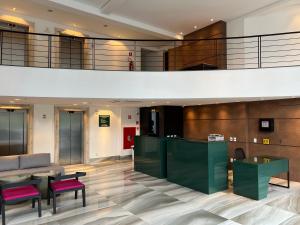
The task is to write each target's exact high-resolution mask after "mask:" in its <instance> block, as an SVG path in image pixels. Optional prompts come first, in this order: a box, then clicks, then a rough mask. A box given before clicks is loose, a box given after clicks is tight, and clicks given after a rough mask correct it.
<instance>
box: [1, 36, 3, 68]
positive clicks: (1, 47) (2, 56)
mask: <svg viewBox="0 0 300 225" xmlns="http://www.w3.org/2000/svg"><path fill="white" fill-rule="evenodd" d="M2 53H3V31H1V65H2V63H3V54H2Z"/></svg>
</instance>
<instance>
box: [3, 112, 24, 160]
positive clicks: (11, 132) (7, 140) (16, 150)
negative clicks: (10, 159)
mask: <svg viewBox="0 0 300 225" xmlns="http://www.w3.org/2000/svg"><path fill="white" fill-rule="evenodd" d="M26 153H27V112H26V110H0V156H8V155H21V154H26Z"/></svg>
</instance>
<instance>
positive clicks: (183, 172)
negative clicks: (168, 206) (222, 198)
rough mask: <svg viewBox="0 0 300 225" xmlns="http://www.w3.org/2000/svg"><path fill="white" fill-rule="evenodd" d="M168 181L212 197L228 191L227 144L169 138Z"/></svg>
mask: <svg viewBox="0 0 300 225" xmlns="http://www.w3.org/2000/svg"><path fill="white" fill-rule="evenodd" d="M166 142H167V171H168V172H167V174H168V176H167V179H168V181H170V182H173V183H176V184H179V185H182V186H185V187H188V188H191V189H194V190H197V191H200V192H203V193H206V194H212V193H215V192H218V191H223V190H226V189H227V188H228V179H227V177H228V173H227V159H228V158H227V152H228V151H227V143H226V142H205V141H203V142H201V141H190V140H185V139H173V138H169V139H167V141H166Z"/></svg>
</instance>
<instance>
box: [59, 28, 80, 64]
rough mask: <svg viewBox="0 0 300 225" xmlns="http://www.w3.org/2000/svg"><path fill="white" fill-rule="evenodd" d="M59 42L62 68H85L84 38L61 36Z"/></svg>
mask: <svg viewBox="0 0 300 225" xmlns="http://www.w3.org/2000/svg"><path fill="white" fill-rule="evenodd" d="M62 35H65V34H62ZM59 44H60V47H59V48H60V50H59V52H60V56H59V60H60V68H64V69H83V46H84V41H83V39H82V38H78V37H72V36H61V37H60V41H59Z"/></svg>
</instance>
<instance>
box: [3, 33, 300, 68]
mask: <svg viewBox="0 0 300 225" xmlns="http://www.w3.org/2000/svg"><path fill="white" fill-rule="evenodd" d="M14 34H15V35H14ZM298 34H300V31H294V32H283V33H274V34H261V35H248V36H239V37H238V36H237V37H225V38H208V39H205V38H204V39H187V40H178V39H124V38H96V37H74V36H69V35H64V34H45V33H35V32H24V31H10V30H5V29H0V65H9V66H24V67H43V68H63V69H87V70H104V71H106V70H111V71H178V70H206V69H207V70H212V69H257V68H270V67H280V66H281V67H283V66H300V59H299V58H300V35H298ZM41 37H45V38H41ZM270 37H273V38H270ZM111 41H117V42H111Z"/></svg>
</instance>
